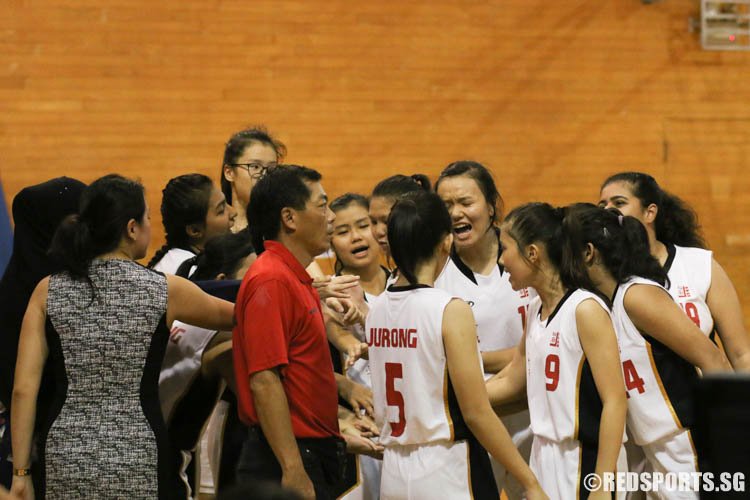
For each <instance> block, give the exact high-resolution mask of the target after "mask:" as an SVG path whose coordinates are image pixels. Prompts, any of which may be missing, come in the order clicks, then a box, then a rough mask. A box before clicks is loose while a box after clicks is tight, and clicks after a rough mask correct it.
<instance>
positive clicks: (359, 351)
mask: <svg viewBox="0 0 750 500" xmlns="http://www.w3.org/2000/svg"><path fill="white" fill-rule="evenodd" d="M321 311H322V312H323V320H324V322H325V326H326V336H327V337H328V342H330V343H331V344H333V346H334V347H335V348H336V349H338V351H339V352H341V353H343V354H345V355H346V356H347V358H346V366H345V368H349V367H351V366H352V365H353V364H354V362H355V361H356V360H357V359H359V358H362V357H364V358H367V344H366V343H364V342H362V341H360V340H359V339H358V338H357V337H355V336H354V334H353V333H352V332H351V330H349V328H347V327H346V325H344V324H343V323H342V321H341V319H340V317H341V315H340V314H339V313H337V312H336V311H334V310H332V309H331V308H330V307H329V306H328V305H327V304H326V302H325V301H321Z"/></svg>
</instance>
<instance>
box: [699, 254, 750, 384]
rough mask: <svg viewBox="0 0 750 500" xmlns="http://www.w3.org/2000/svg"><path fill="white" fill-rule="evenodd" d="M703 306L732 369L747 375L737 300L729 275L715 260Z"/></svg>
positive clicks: (749, 361)
mask: <svg viewBox="0 0 750 500" xmlns="http://www.w3.org/2000/svg"><path fill="white" fill-rule="evenodd" d="M706 304H707V305H708V308H709V309H710V310H711V316H712V317H713V319H714V327H715V328H716V331H717V332H718V333H719V338H721V343H722V344H724V350H725V351H726V353H727V357H728V358H729V361H730V362H731V363H732V367H734V370H735V371H737V372H750V337H748V335H747V331H745V323H744V321H743V318H742V308H741V307H740V300H739V298H738V297H737V291H736V290H735V289H734V285H732V281H731V280H730V279H729V276H727V273H726V272H725V271H724V269H723V268H722V267H721V266H720V265H719V263H718V262H716V260H714V259H712V260H711V286H710V287H709V289H708V293H707V294H706Z"/></svg>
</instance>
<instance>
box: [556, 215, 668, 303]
mask: <svg viewBox="0 0 750 500" xmlns="http://www.w3.org/2000/svg"><path fill="white" fill-rule="evenodd" d="M563 235H564V236H563V239H564V242H563V257H562V261H563V264H562V269H561V274H562V275H566V279H568V280H569V281H575V282H578V283H582V284H583V288H586V289H588V290H590V291H593V290H595V289H596V287H595V286H594V284H593V282H592V281H591V279H590V278H589V275H588V272H587V271H586V264H585V263H584V252H585V250H586V247H587V245H588V244H589V243H591V244H592V245H593V246H594V248H596V249H597V250H598V251H599V255H600V256H601V259H602V263H603V264H604V267H605V268H606V269H607V270H608V271H609V273H610V274H611V275H612V277H614V279H615V280H616V281H617V282H618V283H622V282H624V281H626V280H628V279H629V278H631V277H633V276H639V277H641V278H646V279H650V280H652V281H655V282H657V283H659V284H660V285H662V286H669V285H668V283H669V279H668V278H667V272H666V271H665V270H664V268H663V267H662V266H661V265H660V264H659V261H658V260H657V259H656V258H654V257H653V256H652V255H651V252H650V250H649V242H648V233H647V232H646V228H645V227H643V224H641V222H640V221H639V220H638V219H636V218H635V217H627V216H623V215H622V214H621V213H620V212H619V211H618V210H617V209H610V210H605V209H603V208H601V207H597V206H596V205H592V204H591V203H574V204H572V205H569V206H568V207H566V210H565V218H564V219H563Z"/></svg>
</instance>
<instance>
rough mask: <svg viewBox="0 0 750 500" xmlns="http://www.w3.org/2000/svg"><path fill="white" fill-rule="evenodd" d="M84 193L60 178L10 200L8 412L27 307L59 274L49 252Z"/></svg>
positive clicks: (4, 338) (3, 310) (3, 375)
mask: <svg viewBox="0 0 750 500" xmlns="http://www.w3.org/2000/svg"><path fill="white" fill-rule="evenodd" d="M85 187H86V185H85V184H84V183H82V182H81V181H78V180H76V179H71V178H69V177H58V178H56V179H52V180H49V181H47V182H43V183H42V184H37V185H35V186H29V187H27V188H24V189H23V190H22V191H21V192H20V193H18V194H17V195H16V197H15V198H14V199H13V221H14V222H15V234H14V236H13V255H12V256H11V258H10V262H8V267H7V268H6V269H5V274H4V275H3V279H2V281H1V282H0V401H2V402H3V403H4V404H5V405H6V406H7V407H10V398H11V392H12V390H13V374H14V372H15V367H16V354H17V351H18V337H19V335H20V333H21V323H22V321H23V315H24V313H25V312H26V306H27V305H28V303H29V299H30V298H31V293H32V292H33V291H34V288H35V287H36V285H37V284H38V283H39V281H41V279H42V278H44V277H45V276H48V275H50V274H53V273H55V272H57V271H60V270H61V269H62V266H61V265H59V264H58V263H57V262H55V260H54V259H52V258H51V257H50V256H49V255H47V250H48V249H49V246H50V242H51V241H52V236H53V235H54V234H55V230H56V229H57V226H58V225H59V224H60V222H61V221H62V220H63V219H64V218H65V217H66V216H67V215H70V214H73V213H76V212H78V200H79V198H80V197H81V193H82V192H83V188H85Z"/></svg>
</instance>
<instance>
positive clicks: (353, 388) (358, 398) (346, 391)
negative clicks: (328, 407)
mask: <svg viewBox="0 0 750 500" xmlns="http://www.w3.org/2000/svg"><path fill="white" fill-rule="evenodd" d="M349 382H350V383H347V384H342V386H341V388H340V390H339V392H340V394H341V397H342V398H344V400H345V401H346V402H347V403H349V404H350V405H351V407H352V411H354V414H355V415H359V414H360V413H362V410H365V413H366V414H367V415H370V416H373V415H374V414H375V410H374V409H373V396H372V391H371V390H370V389H368V388H367V387H365V386H363V385H360V384H358V383H356V382H352V381H351V380H350V381H349Z"/></svg>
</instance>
